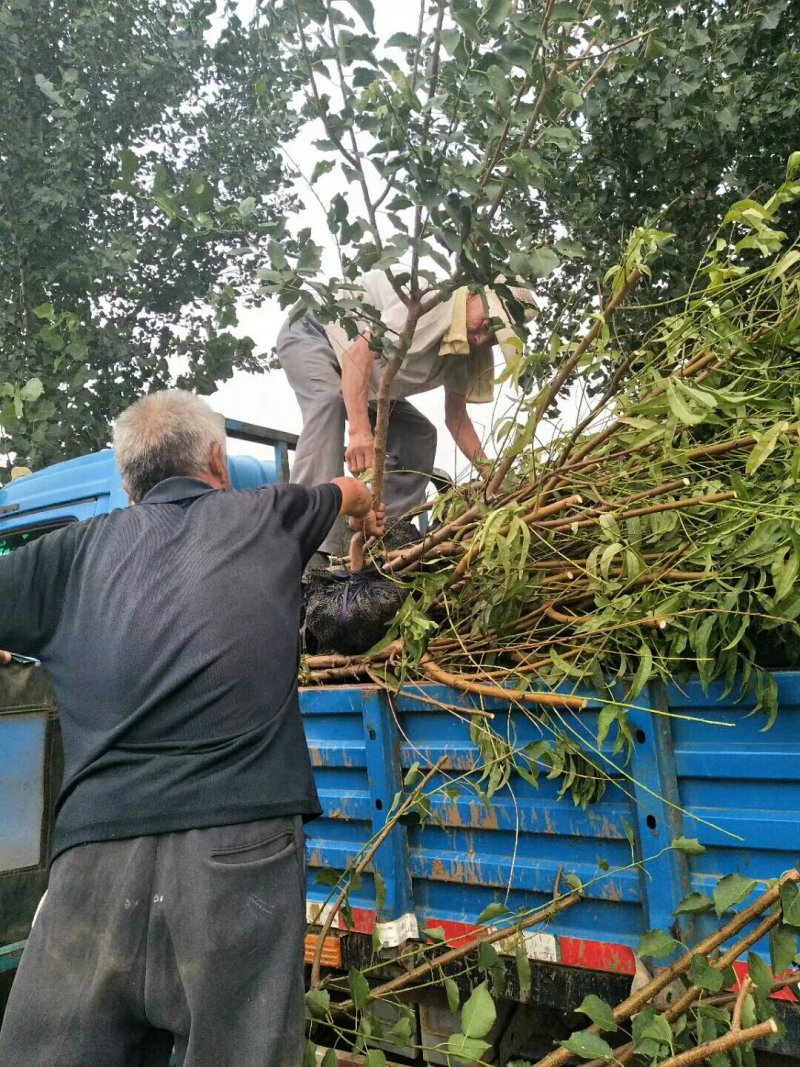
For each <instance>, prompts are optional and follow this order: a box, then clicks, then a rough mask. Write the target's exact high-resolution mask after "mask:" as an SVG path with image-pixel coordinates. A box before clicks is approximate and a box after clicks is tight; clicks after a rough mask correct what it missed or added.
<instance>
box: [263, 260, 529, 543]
mask: <svg viewBox="0 0 800 1067" xmlns="http://www.w3.org/2000/svg"><path fill="white" fill-rule="evenodd" d="M361 288H362V290H363V302H364V304H366V305H369V306H370V307H372V308H375V309H376V310H377V311H378V312H379V314H380V319H381V322H382V324H383V326H384V327H385V328H386V335H387V337H388V338H389V339H390V340H396V339H397V337H399V335H400V333H401V332H402V330H403V328H404V326H405V322H406V314H407V312H406V307H405V305H404V304H403V303H402V301H401V300H400V299H399V297H398V296H397V294H396V293H395V291H394V289H393V288H392V286H391V284H390V282H389V280H388V279H387V277H386V275H385V274H383V273H382V272H380V271H373V272H370V273H369V274H366V275H365V276H364V278H363V279H362V281H361ZM517 294H519V296H518V298H521V299H522V301H523V302H525V303H526V304H528V305H529V306H530V307H531V308H533V298H532V296H531V294H530V293H529V292H528V291H527V290H515V295H517ZM495 319H501V320H502V321H503V322H505V323H506V327H507V328H506V329H504V330H503V331H500V332H499V333H498V334H497V335H495V334H493V333H491V332H490V324H491V323H492V322H493V321H494V320H495ZM359 327H360V332H359V336H358V337H357V338H356V340H355V341H354V342H353V343H350V342H348V341H347V339H346V335H345V333H344V330H343V329H342V328H341V327H339V326H338V325H335V324H334V325H331V326H328V327H323V326H322V325H321V324H320V323H319V322H318V321H317V319H316V318H314V316H313V315H305V316H304V317H303V318H301V319H299V320H298V321H297V322H295V323H291V322H287V323H285V324H284V326H283V327H282V329H281V331H280V333H279V335H278V340H277V354H278V359H279V360H280V363H281V366H282V367H283V369H284V371H285V372H286V377H287V378H288V380H289V384H290V385H291V387H292V389H293V390H294V393H295V396H296V397H297V400H298V403H299V405H300V410H301V412H302V415H303V431H302V433H301V435H300V440H299V442H298V445H297V452H296V453H295V459H294V466H293V468H292V481H294V482H298V483H299V484H300V485H314V484H316V483H317V482H318V481H327V480H330V479H331V478H335V477H337V476H338V475H340V474H341V473H342V469H343V462H342V460H343V457H344V459H346V461H347V466H348V468H349V470H350V471H351V472H352V473H353V474H361V473H362V472H363V471H365V470H368V469H369V468H370V467H372V466H373V464H374V459H375V438H374V428H375V397H376V394H377V388H378V383H379V381H380V375H381V372H382V370H383V366H384V365H385V364H384V359H383V354H382V353H376V352H375V351H373V349H371V348H370V338H371V334H370V331H369V327H368V325H367V324H366V323H364V322H360V323H359ZM512 339H514V333H513V330H511V329H510V323H509V318H508V315H507V312H506V309H505V307H504V306H503V304H502V302H501V301H500V300H499V299H498V298H497V296H496V295H495V294H494V293H491V292H487V293H486V294H480V293H468V292H467V290H466V289H461V290H458V292H457V293H456V294H455V295H454V296H453V297H451V298H450V299H449V300H447V301H445V302H444V303H442V304H440V305H439V306H438V307H436V308H434V309H433V310H432V311H430V312H428V313H427V314H426V315H423V316H422V317H421V318H420V320H419V322H418V323H417V326H416V329H415V331H414V336H413V338H412V341H411V346H410V348H409V351H408V353H407V355H406V357H405V359H404V360H403V364H402V366H401V367H400V370H399V371H398V373H397V375H396V377H395V378H394V381H393V382H392V388H391V397H392V406H391V410H390V415H389V434H388V440H387V446H386V453H387V454H386V483H385V499H386V514H387V515H388V516H389V517H392V518H394V517H396V516H398V515H402V514H403V513H404V512H406V511H409V510H410V509H411V508H414V507H417V506H418V505H419V504H421V503H423V502H424V500H425V491H426V488H427V484H428V481H429V479H430V475H431V472H432V471H433V466H434V460H435V456H436V428H435V427H434V426H433V424H432V423H431V422H430V421H429V420H428V419H426V418H425V416H424V415H422V414H421V412H419V411H418V410H417V409H416V408H415V407H414V406H413V405H412V404H410V403H409V401H408V399H407V398H408V397H410V396H414V395H415V394H417V393H425V392H429V391H430V390H432V389H437V388H439V387H440V386H441V387H443V388H444V409H445V425H446V426H447V428H448V430H449V431H450V433H451V435H452V437H453V440H454V442H455V443H456V445H457V447H458V449H459V451H460V452H461V453H462V455H464V456H465V458H466V459H468V460H469V461H470V463H472V464H474V465H475V466H476V467H478V469H481V467H482V466H483V465H485V464H486V463H487V458H486V453H485V452H484V449H483V445H482V444H481V440H480V438H479V437H478V434H477V432H476V430H475V427H474V425H473V423H472V419H471V418H470V416H469V414H468V412H467V403H468V402H471V403H486V402H489V401H491V399H492V395H493V394H492V381H493V378H494V361H493V354H492V346H493V345H494V344H495V343H500V344H503V345H505V344H506V343H507V342H511V341H512ZM513 343H515V344H518V342H516V341H515V340H514V341H513ZM345 420H346V421H347V424H348V442H347V449H346V450H345ZM322 548H323V550H324V551H326V552H334V553H336V552H341V551H342V550H343V546H342V543H341V538H340V537H339V536H337V533H336V532H335V531H334V533H332V534H331V535H330V536H329V537H328V538H326V539H325V541H323V544H322Z"/></svg>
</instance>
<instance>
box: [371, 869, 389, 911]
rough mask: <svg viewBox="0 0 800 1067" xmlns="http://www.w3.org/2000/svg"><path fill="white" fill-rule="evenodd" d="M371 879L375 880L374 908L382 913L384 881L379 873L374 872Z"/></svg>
mask: <svg viewBox="0 0 800 1067" xmlns="http://www.w3.org/2000/svg"><path fill="white" fill-rule="evenodd" d="M372 877H373V878H374V880H375V907H376V908H377V910H378V911H379V912H382V911H383V909H384V907H385V906H386V880H385V878H384V877H383V875H382V874H381V873H380V872H379V871H375V872H374V874H373V876H372Z"/></svg>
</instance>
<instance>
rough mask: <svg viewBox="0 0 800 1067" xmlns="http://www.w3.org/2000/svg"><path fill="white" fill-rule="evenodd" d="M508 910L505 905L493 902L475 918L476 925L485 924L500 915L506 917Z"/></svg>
mask: <svg viewBox="0 0 800 1067" xmlns="http://www.w3.org/2000/svg"><path fill="white" fill-rule="evenodd" d="M508 912H509V909H508V907H507V906H506V905H505V904H500V903H499V902H497V901H495V902H494V903H492V904H488V905H487V906H486V907H485V908H484V909H483V911H482V912H481V913H480V915H479V916H478V918H477V922H478V923H486V922H489V921H490V920H491V919H497V918H498V917H499V916H500V915H508Z"/></svg>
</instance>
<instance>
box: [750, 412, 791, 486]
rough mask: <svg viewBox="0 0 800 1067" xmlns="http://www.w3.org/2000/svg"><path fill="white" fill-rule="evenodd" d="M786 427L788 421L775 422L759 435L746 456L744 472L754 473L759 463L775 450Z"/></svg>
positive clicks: (787, 426) (787, 427) (764, 460)
mask: <svg viewBox="0 0 800 1067" xmlns="http://www.w3.org/2000/svg"><path fill="white" fill-rule="evenodd" d="M788 429H789V423H788V422H776V423H775V424H774V425H773V426H771V427H770V428H769V429H768V430H766V431H765V432H764V433H762V434H761V435H760V436H759V438H758V441H757V442H756V444H755V445H753V450H752V452H751V453H750V455H749V456H748V457H747V463H746V464H745V468H744V470H745V474H748V475H750V474H755V472H756V471H757V470H758V468H759V467H760V466H761V464H762V463H765V462H766V460H768V459H769V457H770V456H771V455H772V453H773V452H774V451H775V447H776V445H777V444H778V441H780V439H781V437H782V436H783V435H784V434H785V433H786V431H787V430H788Z"/></svg>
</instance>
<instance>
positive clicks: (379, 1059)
mask: <svg viewBox="0 0 800 1067" xmlns="http://www.w3.org/2000/svg"><path fill="white" fill-rule="evenodd" d="M364 1067H387V1064H386V1053H385V1052H381V1050H380V1049H379V1048H368V1049H367V1052H366V1055H365V1056H364Z"/></svg>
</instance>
